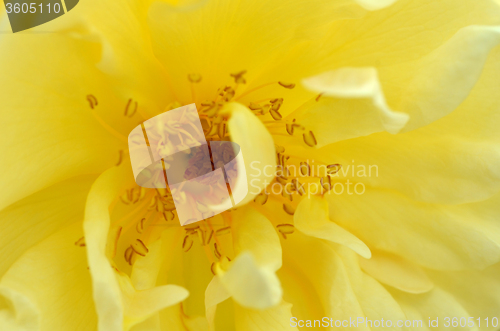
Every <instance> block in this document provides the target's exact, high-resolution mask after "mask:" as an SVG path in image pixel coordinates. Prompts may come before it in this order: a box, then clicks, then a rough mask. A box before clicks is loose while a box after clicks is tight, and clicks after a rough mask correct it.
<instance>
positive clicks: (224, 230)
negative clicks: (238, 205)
mask: <svg viewBox="0 0 500 331" xmlns="http://www.w3.org/2000/svg"><path fill="white" fill-rule="evenodd" d="M228 233H231V227H230V226H227V227H225V228H222V229H219V230H217V231H216V235H217V236H223V235H225V234H228Z"/></svg>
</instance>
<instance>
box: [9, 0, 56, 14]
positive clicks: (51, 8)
mask: <svg viewBox="0 0 500 331" xmlns="http://www.w3.org/2000/svg"><path fill="white" fill-rule="evenodd" d="M5 6H6V8H7V13H8V14H10V13H15V14H18V13H23V14H27V13H31V14H34V13H37V12H38V13H43V11H44V10H45V11H46V12H48V13H49V14H50V13H51V12H53V13H59V12H60V11H61V5H60V4H58V3H54V4H50V3H48V4H47V5H45V6H43V4H39V5H37V4H36V3H33V2H32V3H27V2H25V3H23V4H20V3H15V4H12V3H6V4H5Z"/></svg>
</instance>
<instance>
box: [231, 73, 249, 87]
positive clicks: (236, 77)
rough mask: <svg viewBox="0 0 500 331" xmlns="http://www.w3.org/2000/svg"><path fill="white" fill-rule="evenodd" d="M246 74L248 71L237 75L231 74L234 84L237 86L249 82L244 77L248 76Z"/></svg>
mask: <svg viewBox="0 0 500 331" xmlns="http://www.w3.org/2000/svg"><path fill="white" fill-rule="evenodd" d="M246 72H247V71H246V70H243V71H240V72H237V73H235V74H230V75H231V77H233V78H234V82H235V83H236V84H246V82H247V81H246V80H245V78H243V75H244V74H246Z"/></svg>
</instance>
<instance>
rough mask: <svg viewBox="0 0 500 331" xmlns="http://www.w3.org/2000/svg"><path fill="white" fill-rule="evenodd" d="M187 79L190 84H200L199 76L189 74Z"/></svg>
mask: <svg viewBox="0 0 500 331" xmlns="http://www.w3.org/2000/svg"><path fill="white" fill-rule="evenodd" d="M188 79H189V81H190V82H191V83H199V82H201V75H200V74H189V75H188Z"/></svg>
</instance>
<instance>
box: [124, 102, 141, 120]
mask: <svg viewBox="0 0 500 331" xmlns="http://www.w3.org/2000/svg"><path fill="white" fill-rule="evenodd" d="M137 107H138V104H137V101H134V111H133V112H132V113H130V115H128V117H132V116H134V115H135V113H136V112H137ZM125 114H127V111H125Z"/></svg>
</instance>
